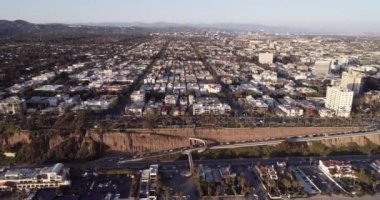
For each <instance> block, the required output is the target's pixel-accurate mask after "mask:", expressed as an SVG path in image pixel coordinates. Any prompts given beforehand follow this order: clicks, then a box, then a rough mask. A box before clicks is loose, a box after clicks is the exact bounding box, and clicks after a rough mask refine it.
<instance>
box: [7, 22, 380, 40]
mask: <svg viewBox="0 0 380 200" xmlns="http://www.w3.org/2000/svg"><path fill="white" fill-rule="evenodd" d="M194 30H221V31H252V32H265V33H271V34H275V33H278V34H287V33H291V34H332V35H333V34H340V33H335V32H331V31H328V30H327V31H324V32H317V31H310V30H307V29H301V28H290V27H278V26H266V25H260V24H250V23H217V24H190V23H187V24H186V23H185V24H179V23H165V22H157V23H139V22H137V23H82V24H58V23H56V24H34V23H29V22H27V21H23V20H16V21H7V20H0V37H18V36H45V35H67V36H81V35H89V34H92V35H104V34H130V35H134V34H140V35H141V34H148V33H150V32H152V31H194ZM360 35H372V36H373V35H379V34H376V33H365V34H360Z"/></svg>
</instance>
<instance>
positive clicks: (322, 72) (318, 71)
mask: <svg viewBox="0 0 380 200" xmlns="http://www.w3.org/2000/svg"><path fill="white" fill-rule="evenodd" d="M331 65H332V60H318V61H316V62H315V64H314V68H313V74H314V75H315V76H316V77H318V78H324V77H326V76H327V75H328V74H329V73H330V69H331Z"/></svg>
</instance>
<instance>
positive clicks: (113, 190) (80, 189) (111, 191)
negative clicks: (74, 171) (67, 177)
mask: <svg viewBox="0 0 380 200" xmlns="http://www.w3.org/2000/svg"><path fill="white" fill-rule="evenodd" d="M131 185H132V179H131V177H129V176H127V175H97V176H96V175H87V176H82V177H79V176H78V177H74V178H73V179H72V187H70V189H67V190H65V191H64V194H65V195H81V196H91V197H94V198H104V197H105V196H107V195H109V196H112V197H120V198H128V197H129V193H130V189H131Z"/></svg>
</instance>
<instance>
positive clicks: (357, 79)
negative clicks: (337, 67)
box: [340, 68, 365, 95]
mask: <svg viewBox="0 0 380 200" xmlns="http://www.w3.org/2000/svg"><path fill="white" fill-rule="evenodd" d="M364 76H365V74H364V72H361V71H358V70H355V69H353V68H350V69H349V70H348V72H343V74H342V81H341V83H340V86H341V87H343V88H347V89H350V90H352V91H354V94H355V95H358V94H360V92H361V89H362V86H363V78H364Z"/></svg>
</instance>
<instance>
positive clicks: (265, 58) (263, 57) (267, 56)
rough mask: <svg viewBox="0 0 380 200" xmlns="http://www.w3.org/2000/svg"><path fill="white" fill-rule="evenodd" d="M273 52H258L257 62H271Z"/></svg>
mask: <svg viewBox="0 0 380 200" xmlns="http://www.w3.org/2000/svg"><path fill="white" fill-rule="evenodd" d="M273 58H274V56H273V53H260V54H259V63H260V64H273Z"/></svg>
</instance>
